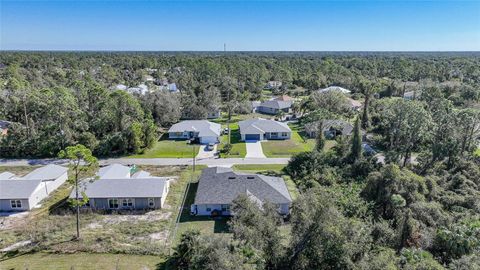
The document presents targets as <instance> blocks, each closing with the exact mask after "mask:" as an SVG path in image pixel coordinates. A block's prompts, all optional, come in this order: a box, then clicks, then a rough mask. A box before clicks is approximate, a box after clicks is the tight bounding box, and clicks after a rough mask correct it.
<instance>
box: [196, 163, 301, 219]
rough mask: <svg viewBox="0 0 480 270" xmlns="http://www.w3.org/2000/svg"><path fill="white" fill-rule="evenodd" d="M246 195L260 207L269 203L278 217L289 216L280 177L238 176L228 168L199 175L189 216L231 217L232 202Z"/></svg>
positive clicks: (220, 168)
mask: <svg viewBox="0 0 480 270" xmlns="http://www.w3.org/2000/svg"><path fill="white" fill-rule="evenodd" d="M240 194H246V195H247V196H249V198H251V199H252V200H254V201H255V202H257V203H258V204H259V206H260V207H261V205H262V204H263V203H266V202H269V203H273V204H275V205H277V206H278V212H279V213H280V214H281V215H288V214H289V213H290V205H291V203H292V198H291V197H290V193H289V192H288V189H287V186H286V185H285V182H284V180H283V179H282V178H281V177H272V176H265V175H260V174H247V173H237V172H234V171H233V170H232V169H231V168H224V167H211V168H206V169H204V170H203V171H202V175H201V176H200V179H199V182H198V188H197V193H196V195H195V201H194V203H193V204H192V205H191V207H190V210H191V214H192V215H199V216H210V215H222V216H230V215H234V213H232V211H231V210H230V208H231V205H232V201H233V200H235V199H236V198H237V197H238V196H239V195H240Z"/></svg>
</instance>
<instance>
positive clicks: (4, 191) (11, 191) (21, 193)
mask: <svg viewBox="0 0 480 270" xmlns="http://www.w3.org/2000/svg"><path fill="white" fill-rule="evenodd" d="M41 182H42V180H40V179H39V180H0V199H2V200H4V199H27V198H29V197H30V195H32V193H33V191H35V189H36V188H37V187H38V185H40V183H41Z"/></svg>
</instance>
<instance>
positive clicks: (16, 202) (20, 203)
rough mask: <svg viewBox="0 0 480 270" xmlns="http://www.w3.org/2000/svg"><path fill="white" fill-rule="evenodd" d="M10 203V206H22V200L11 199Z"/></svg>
mask: <svg viewBox="0 0 480 270" xmlns="http://www.w3.org/2000/svg"><path fill="white" fill-rule="evenodd" d="M10 205H11V206H12V208H22V201H20V200H11V201H10Z"/></svg>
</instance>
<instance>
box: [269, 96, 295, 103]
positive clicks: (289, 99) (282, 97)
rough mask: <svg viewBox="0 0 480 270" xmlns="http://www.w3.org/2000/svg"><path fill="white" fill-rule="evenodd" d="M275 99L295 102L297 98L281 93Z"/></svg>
mask: <svg viewBox="0 0 480 270" xmlns="http://www.w3.org/2000/svg"><path fill="white" fill-rule="evenodd" d="M273 100H278V101H287V102H292V103H293V102H295V99H294V98H292V97H289V96H287V95H281V96H279V97H276V98H274V99H273Z"/></svg>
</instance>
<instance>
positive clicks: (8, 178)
mask: <svg viewBox="0 0 480 270" xmlns="http://www.w3.org/2000/svg"><path fill="white" fill-rule="evenodd" d="M67 179H68V168H65V167H62V166H58V165H54V164H50V165H47V166H44V167H41V168H38V169H36V170H34V171H32V172H30V173H29V174H27V175H25V176H23V177H17V176H15V175H14V174H13V173H9V172H6V173H2V174H0V211H26V210H30V209H32V208H34V207H36V206H38V204H39V203H40V202H41V201H42V200H43V199H45V198H46V197H47V196H48V195H49V194H50V193H51V192H52V191H54V190H56V189H57V188H58V187H59V186H60V185H62V184H63V183H65V181H66V180H67Z"/></svg>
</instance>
